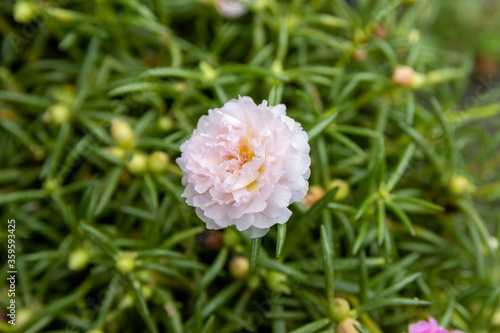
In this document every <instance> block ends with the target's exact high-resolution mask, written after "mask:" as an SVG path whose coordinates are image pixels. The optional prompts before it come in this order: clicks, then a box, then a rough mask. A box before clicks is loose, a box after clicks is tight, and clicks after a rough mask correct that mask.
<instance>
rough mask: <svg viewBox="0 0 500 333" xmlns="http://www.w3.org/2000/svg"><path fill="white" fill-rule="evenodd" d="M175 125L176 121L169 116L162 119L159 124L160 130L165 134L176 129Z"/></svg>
mask: <svg viewBox="0 0 500 333" xmlns="http://www.w3.org/2000/svg"><path fill="white" fill-rule="evenodd" d="M174 125H175V123H174V121H173V120H172V119H171V118H170V117H167V116H163V117H160V119H158V123H157V126H158V129H160V130H161V131H163V132H170V131H171V130H172V129H173V128H174Z"/></svg>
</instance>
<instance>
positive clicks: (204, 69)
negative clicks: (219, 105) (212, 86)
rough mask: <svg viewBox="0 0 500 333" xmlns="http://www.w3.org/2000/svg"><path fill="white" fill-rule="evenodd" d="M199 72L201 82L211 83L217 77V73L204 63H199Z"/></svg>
mask: <svg viewBox="0 0 500 333" xmlns="http://www.w3.org/2000/svg"><path fill="white" fill-rule="evenodd" d="M200 71H201V76H202V78H203V80H204V81H206V82H211V81H213V80H215V79H216V78H217V77H218V76H219V74H218V73H217V71H216V70H215V69H214V68H213V67H212V66H210V65H209V64H208V63H207V62H206V61H202V62H200Z"/></svg>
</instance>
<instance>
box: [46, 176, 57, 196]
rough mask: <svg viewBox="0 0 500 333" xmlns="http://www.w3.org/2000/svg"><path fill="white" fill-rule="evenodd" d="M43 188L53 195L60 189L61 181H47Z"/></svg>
mask: <svg viewBox="0 0 500 333" xmlns="http://www.w3.org/2000/svg"><path fill="white" fill-rule="evenodd" d="M42 188H43V189H44V190H45V191H47V192H49V193H52V192H54V191H55V190H57V189H58V188H59V181H57V179H47V180H46V181H44V182H43V184H42Z"/></svg>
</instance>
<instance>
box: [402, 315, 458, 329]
mask: <svg viewBox="0 0 500 333" xmlns="http://www.w3.org/2000/svg"><path fill="white" fill-rule="evenodd" d="M408 333H450V332H449V331H448V330H445V329H444V328H441V327H439V325H438V322H437V320H436V319H434V318H432V317H429V321H428V322H427V321H423V320H422V321H419V322H418V323H415V324H411V325H410V328H409V332H408ZM451 333H464V332H462V331H456V330H455V331H452V332H451Z"/></svg>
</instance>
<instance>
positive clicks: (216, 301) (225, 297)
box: [201, 282, 242, 318]
mask: <svg viewBox="0 0 500 333" xmlns="http://www.w3.org/2000/svg"><path fill="white" fill-rule="evenodd" d="M241 286H242V284H241V282H233V283H232V284H230V285H229V286H227V287H226V288H224V289H222V290H221V291H220V292H219V293H218V294H216V295H215V296H214V297H213V298H212V299H211V300H210V301H209V302H208V303H207V304H205V306H204V307H203V309H202V310H201V316H202V317H203V318H206V317H208V316H209V315H210V314H212V313H213V312H214V311H215V310H216V309H217V308H218V307H220V306H222V305H223V304H224V303H226V302H228V301H229V300H230V299H231V298H232V297H233V296H234V295H235V294H236V293H237V292H238V290H240V289H241Z"/></svg>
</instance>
